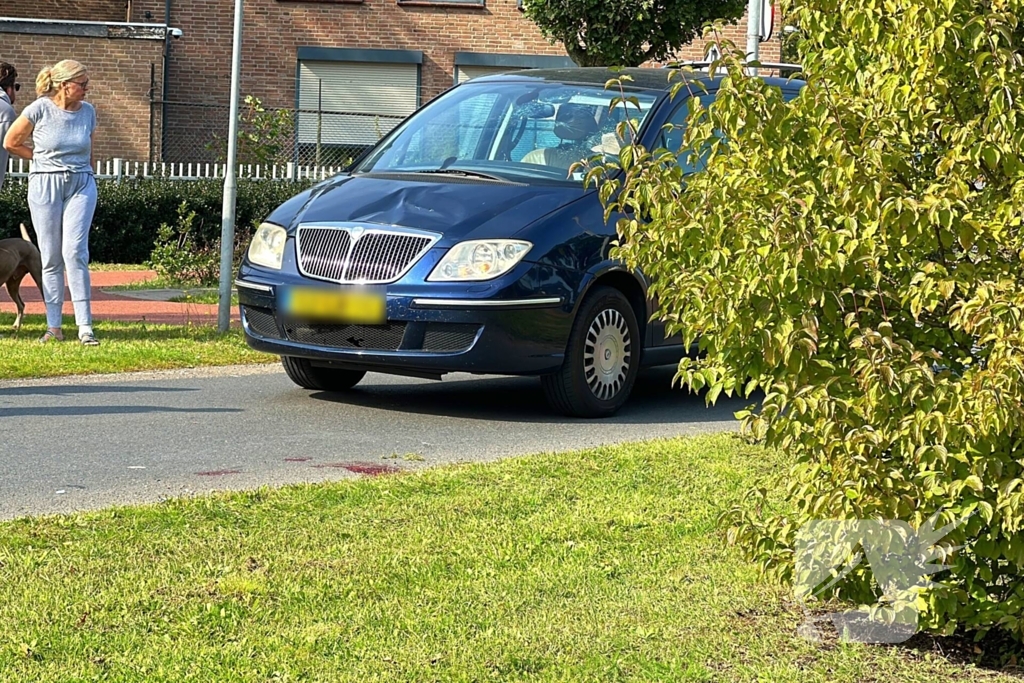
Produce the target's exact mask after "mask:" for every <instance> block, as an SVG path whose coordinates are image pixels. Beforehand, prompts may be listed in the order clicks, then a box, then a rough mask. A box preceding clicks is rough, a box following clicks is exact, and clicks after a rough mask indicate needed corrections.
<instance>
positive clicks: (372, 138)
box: [296, 47, 423, 165]
mask: <svg viewBox="0 0 1024 683" xmlns="http://www.w3.org/2000/svg"><path fill="white" fill-rule="evenodd" d="M422 61H423V53H422V52H419V51H417V50H358V49H345V48H312V47H308V48H307V47H302V48H299V63H298V88H297V103H296V105H297V106H296V109H297V111H298V115H297V117H296V142H297V144H298V149H297V150H296V154H297V156H298V158H300V159H315V160H316V163H318V164H322V165H339V164H345V163H347V162H348V161H350V160H351V159H352V158H354V157H355V156H358V154H360V153H361V152H363V151H364V150H366V149H367V148H369V147H372V146H373V145H375V144H377V141H378V140H380V139H381V138H382V137H384V136H385V135H386V134H387V133H389V132H390V131H391V129H392V128H394V127H395V126H397V125H398V124H399V123H401V121H402V120H403V119H404V118H405V117H406V116H408V115H409V114H411V113H413V112H414V111H415V110H416V108H417V107H418V106H419V102H420V64H421V63H422Z"/></svg>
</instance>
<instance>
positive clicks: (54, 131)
mask: <svg viewBox="0 0 1024 683" xmlns="http://www.w3.org/2000/svg"><path fill="white" fill-rule="evenodd" d="M21 115H22V116H24V117H25V118H27V119H28V120H29V121H31V122H32V125H33V126H34V127H33V129H32V173H53V172H63V171H67V172H71V173H92V166H91V164H90V162H91V157H92V132H93V131H94V130H96V109H95V108H93V106H92V105H91V104H89V103H88V102H82V106H81V108H79V110H78V111H65V110H64V109H61V108H60V107H58V106H57V105H56V104H54V103H53V100H51V99H50V98H49V97H40V98H38V99H37V100H36V101H35V102H33V103H32V104H30V105H28V106H27V107H25V109H24V111H22V112H21Z"/></svg>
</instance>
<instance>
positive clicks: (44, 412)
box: [0, 406, 244, 417]
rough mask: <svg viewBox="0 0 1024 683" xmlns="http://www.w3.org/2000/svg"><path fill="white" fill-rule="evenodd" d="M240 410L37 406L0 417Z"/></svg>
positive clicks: (8, 410) (12, 410)
mask: <svg viewBox="0 0 1024 683" xmlns="http://www.w3.org/2000/svg"><path fill="white" fill-rule="evenodd" d="M241 412H244V411H243V410H242V409H241V408H169V407H167V406H38V407H32V408H2V407H0V417H80V416H87V415H145V414H148V413H183V414H204V413H205V414H220V413H241Z"/></svg>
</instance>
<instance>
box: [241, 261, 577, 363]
mask: <svg viewBox="0 0 1024 683" xmlns="http://www.w3.org/2000/svg"><path fill="white" fill-rule="evenodd" d="M235 284H236V286H237V289H238V299H239V306H240V309H241V314H242V315H241V317H242V326H243V329H244V331H245V338H246V341H247V343H248V344H249V346H251V347H252V348H254V349H257V350H259V351H265V352H268V353H273V354H277V355H281V356H294V357H300V358H308V359H310V360H313V361H319V362H323V363H328V364H334V365H338V366H342V367H348V368H353V369H362V370H370V371H375V372H389V373H396V374H410V375H417V376H426V377H439V376H440V375H443V374H445V373H449V372H470V373H482V374H506V375H533V374H543V373H547V372H553V371H555V370H557V369H558V368H559V367H560V366H561V365H562V360H563V357H564V354H565V348H566V344H567V341H568V338H569V332H570V328H571V325H572V310H571V306H572V302H569V301H567V300H566V299H567V297H565V296H559V295H550V296H548V295H543V294H535V293H533V292H530V293H529V294H528V295H526V296H518V297H516V296H513V297H509V298H497V297H494V296H488V295H489V294H492V293H493V292H491V291H488V288H487V287H482V286H480V285H479V284H475V285H473V286H467V287H465V288H463V289H462V290H461V291H460V290H459V289H458V288H452V289H450V290H447V291H445V292H443V293H439V292H437V291H436V290H434V289H432V288H431V289H427V288H423V287H411V288H405V290H403V289H400V288H392V287H389V288H388V292H387V324H386V325H344V324H326V323H318V322H317V323H315V322H310V321H302V320H289V319H287V318H286V316H284V315H283V314H282V313H281V311H280V309H279V306H278V294H279V291H280V289H281V287H283V286H289V285H292V284H309V281H308V280H304V279H301V278H299V277H298V276H294V277H289V276H287V275H286V274H281V275H280V277H277V274H275V278H274V280H271V279H269V278H267V277H265V276H264V277H261V273H260V271H258V270H255V269H252V270H248V272H247V269H245V268H243V270H242V272H241V274H240V277H239V279H238V280H237V281H236V283H235ZM416 290H418V291H416Z"/></svg>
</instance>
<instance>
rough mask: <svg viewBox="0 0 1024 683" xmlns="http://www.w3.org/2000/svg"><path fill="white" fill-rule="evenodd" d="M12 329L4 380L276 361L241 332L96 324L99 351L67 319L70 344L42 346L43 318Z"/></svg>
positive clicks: (2, 342) (2, 353)
mask: <svg viewBox="0 0 1024 683" xmlns="http://www.w3.org/2000/svg"><path fill="white" fill-rule="evenodd" d="M12 324H14V315H13V314H10V313H7V314H0V333H2V334H3V335H4V336H3V338H2V339H0V379H17V378H25V377H55V376H59V375H79V374H92V373H107V372H131V371H135V370H163V369H169V368H187V367H197V366H201V365H234V364H238V363H270V362H275V361H277V357H276V356H270V355H267V354H265V353H259V352H257V351H253V350H252V349H250V348H249V347H248V346H247V345H246V343H245V339H244V338H243V337H242V331H241V330H239V329H232V330H231V331H229V332H228V333H227V334H225V335H220V334H218V333H217V328H216V327H213V326H192V327H185V326H181V325H154V324H150V323H139V322H113V321H102V322H97V323H96V325H95V329H96V336H97V337H99V339H100V342H101V343H100V346H97V347H86V346H82V345H81V344H79V343H78V341H77V339H76V338H75V330H76V329H77V328H76V327H75V325H74V318H73V317H65V319H64V333H65V335H66V337H65V338H66V340H67V341H65V342H63V343H59V344H40V343H39V342H38V339H39V336H40V335H41V334H42V333H43V331H44V330H45V329H46V319H45V317H44V316H42V315H28V316H25V322H24V323H23V326H22V330H21V333H20V334H17V335H16V334H14V333H12V332H11V325H12ZM0 680H2V677H0Z"/></svg>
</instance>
